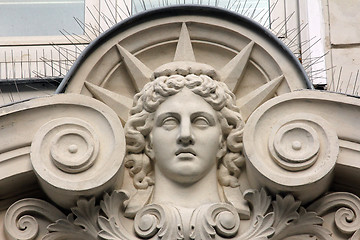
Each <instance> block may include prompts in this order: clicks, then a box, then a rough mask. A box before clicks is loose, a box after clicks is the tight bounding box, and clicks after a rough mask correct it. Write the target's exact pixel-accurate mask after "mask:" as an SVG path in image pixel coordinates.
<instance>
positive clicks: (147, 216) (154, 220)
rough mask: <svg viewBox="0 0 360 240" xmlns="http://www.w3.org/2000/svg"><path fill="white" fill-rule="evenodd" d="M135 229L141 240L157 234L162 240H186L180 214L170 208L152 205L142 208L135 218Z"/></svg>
mask: <svg viewBox="0 0 360 240" xmlns="http://www.w3.org/2000/svg"><path fill="white" fill-rule="evenodd" d="M134 229H135V233H136V234H137V235H138V236H139V237H141V238H146V239H149V238H152V237H153V236H155V235H156V234H157V236H158V237H159V238H160V239H179V240H180V239H184V235H183V227H182V223H181V217H180V214H179V212H178V210H177V209H176V208H174V207H170V206H165V205H159V204H151V205H148V206H146V207H144V208H142V209H141V210H140V211H139V212H138V213H137V214H136V216H135V219H134ZM175 236H176V237H175ZM174 237H175V238H174Z"/></svg>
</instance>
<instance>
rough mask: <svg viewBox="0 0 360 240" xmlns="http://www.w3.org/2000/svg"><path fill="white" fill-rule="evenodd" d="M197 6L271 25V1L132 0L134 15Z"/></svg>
mask: <svg viewBox="0 0 360 240" xmlns="http://www.w3.org/2000/svg"><path fill="white" fill-rule="evenodd" d="M179 4H196V5H199V4H200V5H208V6H216V7H220V8H226V9H229V10H231V11H234V12H237V13H240V14H242V15H245V16H247V17H250V18H252V19H254V20H255V21H257V22H259V23H260V24H262V25H264V26H268V25H269V21H270V18H269V7H270V6H269V0H162V1H159V0H132V13H133V14H135V13H139V12H142V11H144V10H146V9H151V8H155V7H161V6H170V5H179Z"/></svg>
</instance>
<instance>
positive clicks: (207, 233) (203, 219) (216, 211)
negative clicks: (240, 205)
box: [190, 203, 240, 239]
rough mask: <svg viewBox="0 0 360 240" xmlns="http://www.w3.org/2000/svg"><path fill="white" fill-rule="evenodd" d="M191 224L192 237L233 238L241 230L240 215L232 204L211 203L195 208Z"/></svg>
mask: <svg viewBox="0 0 360 240" xmlns="http://www.w3.org/2000/svg"><path fill="white" fill-rule="evenodd" d="M190 225H191V233H190V239H213V238H215V236H219V237H221V238H232V237H235V236H236V234H237V233H238V231H239V227H240V217H239V215H238V213H237V211H236V209H235V208H234V207H233V206H232V205H230V204H226V203H217V204H210V205H204V206H201V207H199V208H197V209H196V210H195V212H194V214H193V216H192V218H191V221H190Z"/></svg>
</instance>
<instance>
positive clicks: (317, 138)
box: [244, 94, 339, 202]
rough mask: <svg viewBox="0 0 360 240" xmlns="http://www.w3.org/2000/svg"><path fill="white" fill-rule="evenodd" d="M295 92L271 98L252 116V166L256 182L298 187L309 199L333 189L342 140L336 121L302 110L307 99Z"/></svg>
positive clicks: (248, 130)
mask: <svg viewBox="0 0 360 240" xmlns="http://www.w3.org/2000/svg"><path fill="white" fill-rule="evenodd" d="M291 95H292V94H288V95H287V96H286V95H284V96H280V97H278V98H277V99H276V98H275V99H273V100H270V101H269V102H267V103H266V104H264V105H263V106H261V107H260V108H259V109H258V110H256V111H255V112H254V114H253V115H252V116H251V117H250V118H249V120H248V122H247V124H246V126H245V131H244V149H245V154H246V159H247V170H248V176H249V181H250V184H251V185H252V187H266V188H267V189H269V190H270V191H271V192H273V193H278V192H284V191H286V192H292V193H293V194H294V195H295V196H296V197H297V198H298V199H300V200H301V201H303V202H308V201H311V200H314V199H315V198H317V197H318V196H320V195H321V194H322V193H324V192H325V191H326V190H327V189H328V187H329V185H330V183H331V178H332V176H333V169H334V167H335V164H336V159H337V156H338V152H339V141H338V137H337V133H336V132H335V130H334V129H333V128H332V126H331V125H330V124H329V123H328V122H327V121H326V120H325V119H324V118H322V117H321V116H319V115H316V114H315V111H313V109H311V111H312V112H311V113H310V112H306V111H303V112H301V111H297V109H296V108H301V109H304V108H303V107H302V104H303V102H302V100H297V99H296V98H295V100H292V99H291ZM296 96H297V95H296V94H295V97H296ZM289 98H290V99H289ZM292 101H293V103H292ZM304 102H305V101H304ZM305 103H306V102H305ZM291 104H293V105H292V107H290V108H289V106H291ZM309 189H316V191H309Z"/></svg>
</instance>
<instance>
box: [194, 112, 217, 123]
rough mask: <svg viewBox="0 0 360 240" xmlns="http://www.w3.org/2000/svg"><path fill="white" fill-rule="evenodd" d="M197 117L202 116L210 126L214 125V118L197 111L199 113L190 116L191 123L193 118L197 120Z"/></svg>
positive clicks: (209, 114) (206, 113)
mask: <svg viewBox="0 0 360 240" xmlns="http://www.w3.org/2000/svg"><path fill="white" fill-rule="evenodd" d="M199 116H204V117H205V118H206V119H207V120H208V121H209V123H210V124H211V125H215V124H216V118H215V117H214V116H213V115H212V114H211V113H208V112H204V111H199V112H195V113H192V114H191V115H190V119H191V121H192V120H193V119H194V118H197V117H199Z"/></svg>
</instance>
